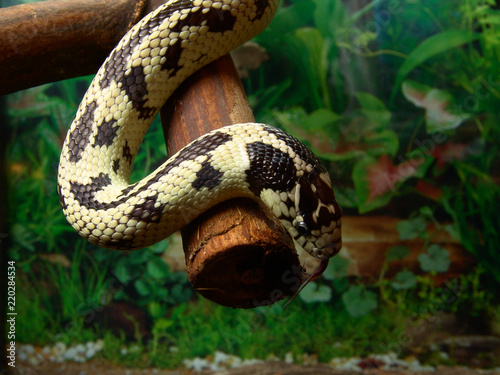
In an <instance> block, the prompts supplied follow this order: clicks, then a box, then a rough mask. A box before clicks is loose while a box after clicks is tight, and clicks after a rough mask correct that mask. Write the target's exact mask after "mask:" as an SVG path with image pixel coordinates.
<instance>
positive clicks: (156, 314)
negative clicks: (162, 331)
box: [148, 301, 169, 332]
mask: <svg viewBox="0 0 500 375" xmlns="http://www.w3.org/2000/svg"><path fill="white" fill-rule="evenodd" d="M148 312H149V315H150V316H151V317H152V318H153V319H158V320H156V321H155V324H154V326H153V332H158V329H159V328H163V324H164V323H159V324H158V322H159V321H167V322H169V320H167V319H162V318H161V317H162V316H164V315H165V313H166V312H167V306H166V305H165V304H164V303H159V302H156V301H151V302H150V303H148ZM157 324H158V325H157ZM165 325H166V326H167V327H165V328H168V324H166V323H165Z"/></svg>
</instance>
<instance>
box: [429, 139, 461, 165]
mask: <svg viewBox="0 0 500 375" xmlns="http://www.w3.org/2000/svg"><path fill="white" fill-rule="evenodd" d="M466 155H467V145H466V144H463V143H451V142H448V143H445V144H444V145H440V146H437V147H436V148H435V149H434V151H433V153H432V156H434V157H435V158H436V160H437V168H438V169H441V168H443V167H444V166H445V164H447V163H449V162H450V161H452V160H462V159H465V157H466Z"/></svg>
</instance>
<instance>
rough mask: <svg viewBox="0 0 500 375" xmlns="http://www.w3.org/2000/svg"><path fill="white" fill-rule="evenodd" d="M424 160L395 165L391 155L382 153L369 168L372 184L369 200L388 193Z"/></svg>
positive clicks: (410, 174)
mask: <svg viewBox="0 0 500 375" xmlns="http://www.w3.org/2000/svg"><path fill="white" fill-rule="evenodd" d="M423 162H424V161H423V160H421V161H414V160H412V161H405V162H403V163H401V164H399V165H397V166H395V165H394V163H393V162H392V160H391V159H390V158H389V156H387V155H382V156H381V157H380V158H379V159H378V162H377V163H376V164H373V165H371V166H369V167H368V168H367V179H368V183H369V186H370V194H369V195H368V201H371V200H372V199H375V198H377V197H379V196H381V195H383V194H385V193H388V192H389V191H391V190H392V189H393V188H394V186H395V185H396V184H397V183H398V182H400V181H404V180H406V179H407V178H409V177H411V176H413V175H414V174H415V171H416V169H417V168H418V167H419V166H420V165H421V164H422V163H423Z"/></svg>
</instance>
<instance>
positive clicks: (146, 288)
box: [134, 279, 154, 297]
mask: <svg viewBox="0 0 500 375" xmlns="http://www.w3.org/2000/svg"><path fill="white" fill-rule="evenodd" d="M134 287H135V290H136V291H137V293H139V295H141V296H142V297H147V296H150V295H151V294H153V292H154V290H153V288H152V287H151V285H150V284H149V283H148V282H146V281H145V280H143V279H137V280H135V282H134Z"/></svg>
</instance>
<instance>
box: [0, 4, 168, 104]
mask: <svg viewBox="0 0 500 375" xmlns="http://www.w3.org/2000/svg"><path fill="white" fill-rule="evenodd" d="M164 2H166V0H135V1H131V0H113V1H110V0H69V1H54V0H51V1H42V2H38V3H32V4H23V5H16V6H12V7H7V8H1V9H0V19H1V20H2V22H0V38H1V42H0V82H2V85H0V95H4V94H8V93H11V92H14V91H18V90H23V89H26V88H29V87H34V86H38V85H41V84H43V83H48V82H54V81H59V80H62V79H67V78H72V77H78V76H83V75H88V74H93V73H96V72H97V69H98V68H99V67H100V66H101V64H102V63H103V62H104V60H105V58H106V57H107V56H108V55H109V52H110V51H111V50H112V49H113V48H114V47H115V46H116V44H117V43H118V41H119V40H120V39H121V38H122V36H123V35H124V34H125V33H126V32H127V31H128V30H129V29H130V28H131V27H132V26H133V25H134V24H135V23H136V22H137V21H139V20H140V19H141V18H142V17H143V16H144V15H145V14H147V13H148V12H150V11H152V10H154V9H155V8H157V7H158V6H159V5H161V4H162V3H164Z"/></svg>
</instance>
